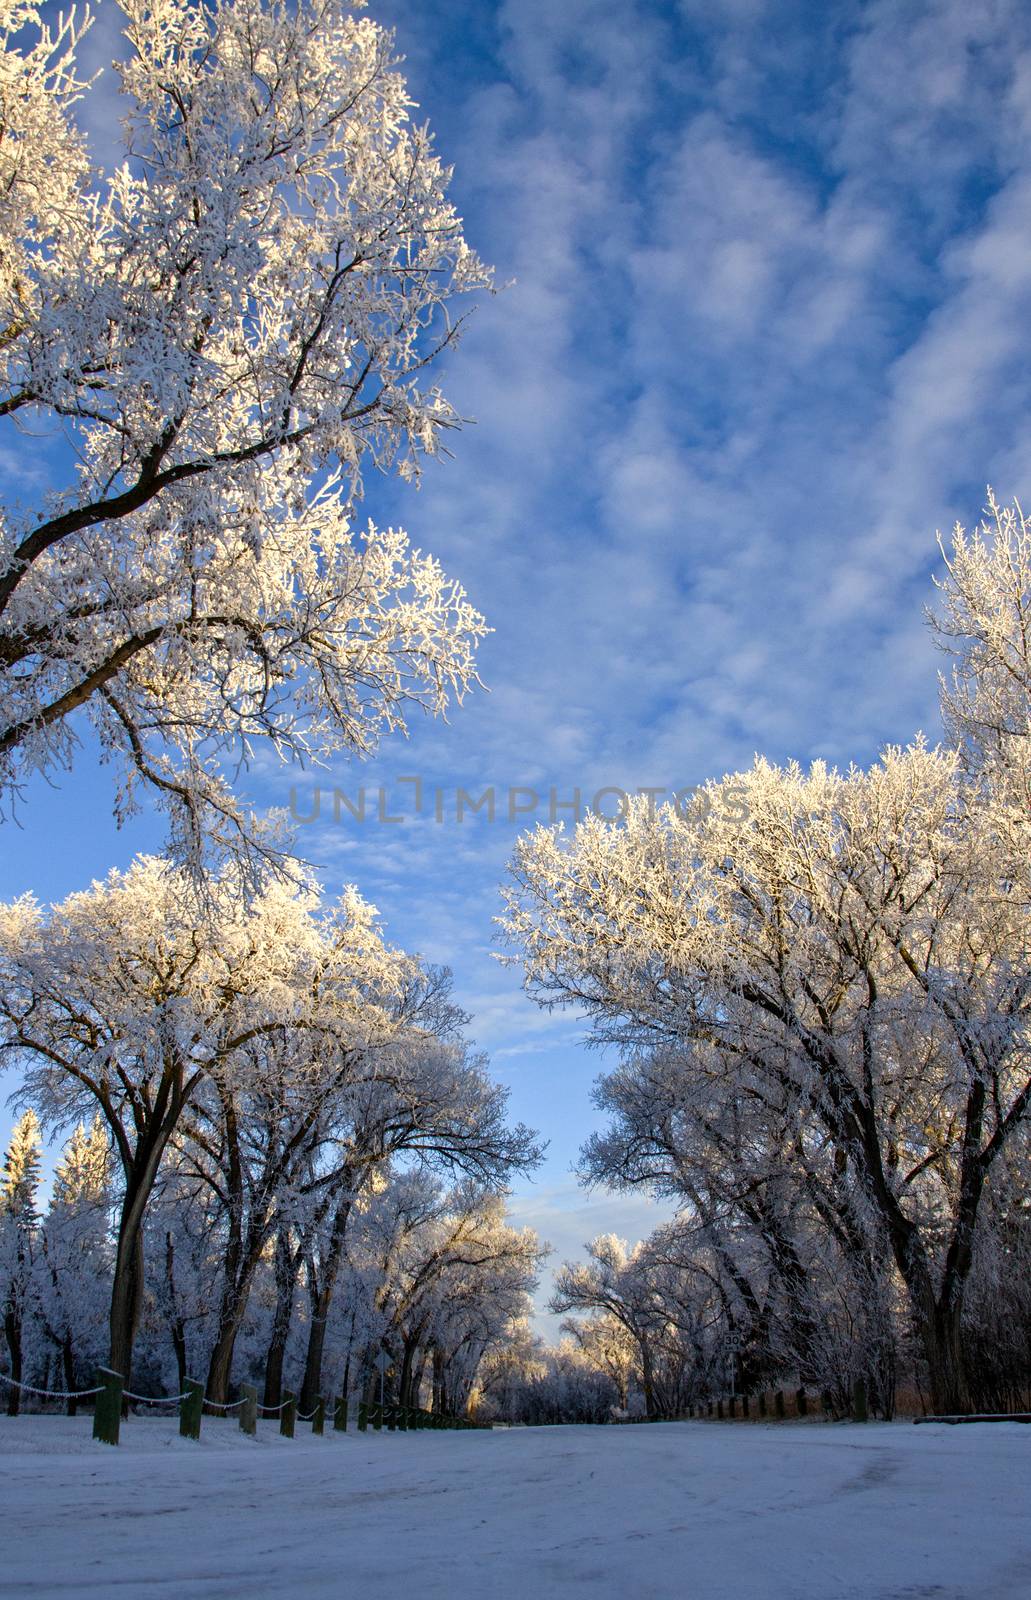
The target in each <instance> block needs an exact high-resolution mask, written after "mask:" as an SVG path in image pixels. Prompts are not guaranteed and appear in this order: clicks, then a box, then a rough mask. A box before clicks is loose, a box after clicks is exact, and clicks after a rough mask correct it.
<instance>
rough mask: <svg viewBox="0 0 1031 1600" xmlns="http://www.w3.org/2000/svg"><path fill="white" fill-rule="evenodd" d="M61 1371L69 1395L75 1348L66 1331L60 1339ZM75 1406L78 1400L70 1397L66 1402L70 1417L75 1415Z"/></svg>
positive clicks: (73, 1372) (72, 1380)
mask: <svg viewBox="0 0 1031 1600" xmlns="http://www.w3.org/2000/svg"><path fill="white" fill-rule="evenodd" d="M61 1371H62V1372H63V1373H64V1386H65V1389H66V1391H67V1393H68V1394H69V1396H71V1395H72V1392H73V1390H74V1388H75V1350H74V1347H73V1345H72V1336H71V1334H70V1333H66V1334H65V1336H64V1338H63V1339H62V1341H61ZM77 1406H78V1401H77V1400H75V1399H71V1398H70V1399H69V1400H68V1401H67V1402H66V1407H67V1412H68V1415H69V1416H70V1417H74V1416H75V1412H76V1408H77Z"/></svg>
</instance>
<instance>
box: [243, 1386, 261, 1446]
mask: <svg viewBox="0 0 1031 1600" xmlns="http://www.w3.org/2000/svg"><path fill="white" fill-rule="evenodd" d="M240 1393H241V1394H242V1395H243V1405H242V1406H241V1407H240V1432H241V1433H250V1434H255V1433H257V1431H258V1391H257V1388H256V1387H255V1385H254V1384H253V1383H241V1385H240Z"/></svg>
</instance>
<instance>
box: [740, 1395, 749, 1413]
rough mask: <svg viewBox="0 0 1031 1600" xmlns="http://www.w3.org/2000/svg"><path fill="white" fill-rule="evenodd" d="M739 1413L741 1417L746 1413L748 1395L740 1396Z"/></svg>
mask: <svg viewBox="0 0 1031 1600" xmlns="http://www.w3.org/2000/svg"><path fill="white" fill-rule="evenodd" d="M741 1415H742V1416H743V1417H747V1415H748V1396H747V1395H746V1394H743V1395H742V1396H741Z"/></svg>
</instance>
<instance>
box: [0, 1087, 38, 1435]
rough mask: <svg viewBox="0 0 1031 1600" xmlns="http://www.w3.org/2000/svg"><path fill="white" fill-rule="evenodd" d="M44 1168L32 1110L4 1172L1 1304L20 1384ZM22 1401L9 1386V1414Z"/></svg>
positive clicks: (20, 1125)
mask: <svg viewBox="0 0 1031 1600" xmlns="http://www.w3.org/2000/svg"><path fill="white" fill-rule="evenodd" d="M41 1164H42V1140H41V1137H40V1128H39V1118H38V1117H37V1116H36V1113H35V1112H34V1111H32V1110H29V1111H26V1112H25V1114H24V1116H22V1117H20V1118H19V1119H18V1121H17V1122H16V1123H15V1125H14V1128H13V1130H12V1132H11V1142H10V1144H9V1145H8V1147H7V1154H6V1155H5V1157H4V1165H3V1171H2V1172H0V1301H2V1304H3V1318H4V1337H5V1339H6V1341H7V1350H8V1355H9V1357H10V1363H11V1377H12V1379H13V1380H14V1382H15V1383H20V1382H21V1378H22V1344H23V1333H24V1326H25V1308H26V1303H27V1300H28V1294H29V1285H30V1281H31V1276H32V1263H33V1251H34V1241H35V1233H36V1228H37V1225H38V1222H39V1213H38V1211H37V1209H36V1198H37V1194H38V1191H39V1183H40V1176H41V1174H40V1168H41ZM20 1399H21V1393H20V1390H18V1389H16V1388H14V1387H13V1385H10V1386H8V1391H7V1414H8V1416H11V1417H16V1416H17V1415H18V1410H19V1405H20Z"/></svg>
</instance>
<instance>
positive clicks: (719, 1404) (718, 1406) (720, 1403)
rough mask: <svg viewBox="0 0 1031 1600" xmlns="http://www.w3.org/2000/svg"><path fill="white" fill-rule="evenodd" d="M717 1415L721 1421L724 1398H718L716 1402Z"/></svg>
mask: <svg viewBox="0 0 1031 1600" xmlns="http://www.w3.org/2000/svg"><path fill="white" fill-rule="evenodd" d="M716 1415H717V1417H718V1418H719V1420H720V1422H722V1421H723V1401H722V1400H717V1402H716Z"/></svg>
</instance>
